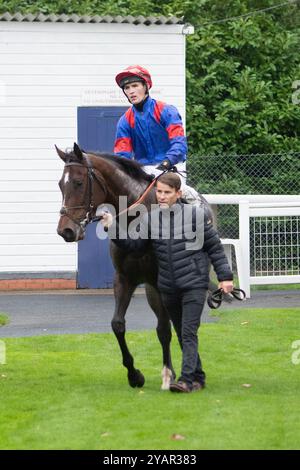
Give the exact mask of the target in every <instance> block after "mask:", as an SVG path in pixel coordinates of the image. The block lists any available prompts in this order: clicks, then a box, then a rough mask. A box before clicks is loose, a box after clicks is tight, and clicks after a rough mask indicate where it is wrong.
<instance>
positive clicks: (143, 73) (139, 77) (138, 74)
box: [116, 65, 152, 90]
mask: <svg viewBox="0 0 300 470" xmlns="http://www.w3.org/2000/svg"><path fill="white" fill-rule="evenodd" d="M134 79H136V80H134ZM133 81H139V82H145V83H146V84H147V86H148V89H149V90H150V88H151V87H152V79H151V75H150V73H149V72H148V70H147V69H144V67H141V66H140V65H130V66H129V67H127V68H126V69H125V70H124V71H123V72H120V73H118V75H117V76H116V82H117V84H118V85H119V87H120V88H124V86H125V85H126V84H127V83H132V82H133Z"/></svg>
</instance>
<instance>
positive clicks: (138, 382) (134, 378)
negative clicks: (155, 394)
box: [128, 369, 145, 388]
mask: <svg viewBox="0 0 300 470" xmlns="http://www.w3.org/2000/svg"><path fill="white" fill-rule="evenodd" d="M128 382H129V385H130V387H132V388H135V387H143V385H144V383H145V377H144V376H143V374H142V373H141V371H139V370H138V369H136V370H135V371H134V372H133V373H129V372H128Z"/></svg>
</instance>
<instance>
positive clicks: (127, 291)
mask: <svg viewBox="0 0 300 470" xmlns="http://www.w3.org/2000/svg"><path fill="white" fill-rule="evenodd" d="M135 288H136V285H132V284H130V283H129V282H128V281H127V279H126V278H125V276H123V275H122V274H120V273H117V274H116V277H115V282H114V293H115V301H116V304H115V305H116V306H115V313H114V316H113V319H112V321H111V326H112V329H113V332H114V334H115V336H116V338H117V340H118V343H119V346H120V349H121V352H122V358H123V365H124V367H126V368H127V370H128V375H127V376H128V382H129V385H130V386H131V387H142V386H143V385H144V383H145V378H144V376H143V374H142V373H141V372H140V371H139V370H138V369H136V368H135V367H134V360H133V357H132V355H131V354H130V352H129V349H128V346H127V343H126V339H125V332H126V327H125V315H126V311H127V307H128V305H129V302H130V299H131V297H132V294H133V292H134V290H135Z"/></svg>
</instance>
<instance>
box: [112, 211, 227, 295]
mask: <svg viewBox="0 0 300 470" xmlns="http://www.w3.org/2000/svg"><path fill="white" fill-rule="evenodd" d="M174 206H177V209H179V210H180V211H183V209H184V206H186V204H183V203H181V202H177V204H176V205H174ZM174 206H172V207H171V208H170V213H169V217H170V219H169V220H170V225H169V234H170V235H169V236H168V237H165V238H164V237H163V232H162V227H163V223H164V222H163V217H165V215H166V213H167V211H168V209H163V210H158V211H153V212H152V213H150V214H149V215H147V217H146V216H145V217H144V218H143V219H142V222H141V224H140V232H141V233H142V234H143V235H142V236H144V237H145V236H147V239H143V238H138V239H136V240H134V239H131V238H127V239H126V240H119V239H113V241H114V243H115V244H116V245H117V246H118V247H119V248H121V249H123V250H126V251H128V252H136V253H137V254H140V255H142V254H143V253H144V252H145V251H146V249H147V248H148V247H149V243H151V244H152V246H153V249H154V251H155V253H156V257H157V260H158V266H159V273H158V288H159V289H160V290H161V291H163V292H172V291H174V290H178V289H179V290H187V289H196V288H206V289H207V287H208V282H209V260H210V261H211V262H212V264H213V267H214V269H215V271H216V274H217V277H218V280H219V281H228V280H232V279H233V275H232V272H231V269H230V267H229V264H228V261H227V258H226V256H225V253H224V249H223V246H222V244H221V241H220V238H219V235H218V233H217V231H216V230H215V229H214V227H213V225H212V222H211V220H209V219H208V217H207V215H206V214H205V213H204V212H203V209H202V208H200V207H197V206H191V205H188V206H189V209H190V210H191V211H192V212H191V217H190V218H189V217H187V219H189V220H188V222H186V218H185V217H182V220H181V221H179V223H178V218H177V216H176V214H175V215H174V213H173V211H172V208H174ZM180 211H179V212H180ZM163 214H164V215H163ZM177 214H178V212H177ZM154 215H155V216H156V220H157V224H156V225H155V223H154V224H153V225H152V226H151V225H150V224H149V222H150V223H151V220H152V222H153V219H154ZM199 220H200V221H202V223H200V225H201V226H199ZM191 222H192V223H191ZM196 222H197V224H196ZM150 226H151V230H150V228H149V227H150ZM153 226H154V227H156V228H154V229H153ZM196 229H197V233H198V234H200V237H199V238H201V233H202V239H203V244H202V243H200V246H199V247H198V248H197V249H189V247H188V246H187V243H191V242H192V241H193V240H192V239H191V236H192V233H191V232H192V231H193V232H194V233H195V232H196ZM194 240H195V237H194ZM194 248H195V246H194Z"/></svg>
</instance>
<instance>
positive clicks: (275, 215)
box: [204, 194, 300, 297]
mask: <svg viewBox="0 0 300 470" xmlns="http://www.w3.org/2000/svg"><path fill="white" fill-rule="evenodd" d="M204 196H205V197H206V199H207V200H208V202H209V203H210V204H213V205H216V204H217V205H219V204H237V205H238V208H239V217H238V219H239V230H238V232H239V237H238V238H236V239H228V238H222V243H223V245H224V248H225V251H226V254H227V257H228V259H229V261H230V262H231V252H232V248H234V250H235V258H236V267H237V275H238V278H239V285H240V287H241V288H242V289H244V290H245V292H246V295H247V297H250V286H251V285H254V284H283V283H284V284H289V283H300V197H299V196H286V195H281V196H280V195H276V196H271V195H268V196H266V195H228V194H226V195H204Z"/></svg>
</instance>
